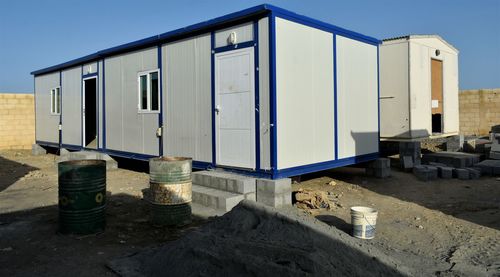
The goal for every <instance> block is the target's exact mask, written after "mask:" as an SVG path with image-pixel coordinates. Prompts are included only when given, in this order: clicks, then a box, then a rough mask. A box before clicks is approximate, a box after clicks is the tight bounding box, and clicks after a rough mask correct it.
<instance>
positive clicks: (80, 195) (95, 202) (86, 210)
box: [58, 160, 106, 235]
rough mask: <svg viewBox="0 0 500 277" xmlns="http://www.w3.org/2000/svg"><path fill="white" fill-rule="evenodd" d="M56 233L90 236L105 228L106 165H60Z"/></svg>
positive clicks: (96, 162)
mask: <svg viewBox="0 0 500 277" xmlns="http://www.w3.org/2000/svg"><path fill="white" fill-rule="evenodd" d="M58 171H59V180H58V181H59V232H60V233H62V234H81V235H84V234H93V233H98V232H102V231H104V228H105V225H106V214H105V213H106V211H105V208H106V161H102V160H75V161H67V162H60V163H59V164H58Z"/></svg>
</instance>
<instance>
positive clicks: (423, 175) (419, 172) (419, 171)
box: [413, 165, 438, 182]
mask: <svg viewBox="0 0 500 277" xmlns="http://www.w3.org/2000/svg"><path fill="white" fill-rule="evenodd" d="M413 174H414V175H415V176H416V177H417V179H419V180H420V181H424V182H427V181H431V180H435V179H437V177H438V169H437V167H434V166H428V165H416V166H414V167H413Z"/></svg>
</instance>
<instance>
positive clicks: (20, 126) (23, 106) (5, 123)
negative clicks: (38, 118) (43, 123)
mask: <svg viewBox="0 0 500 277" xmlns="http://www.w3.org/2000/svg"><path fill="white" fill-rule="evenodd" d="M34 142H35V99H34V95H33V94H21V93H0V149H31V145H32V144H33V143H34Z"/></svg>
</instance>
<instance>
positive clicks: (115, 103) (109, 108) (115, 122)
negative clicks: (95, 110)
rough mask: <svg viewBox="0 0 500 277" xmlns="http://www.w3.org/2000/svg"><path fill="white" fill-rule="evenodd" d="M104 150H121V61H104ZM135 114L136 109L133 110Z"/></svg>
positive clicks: (116, 59) (110, 59)
mask: <svg viewBox="0 0 500 277" xmlns="http://www.w3.org/2000/svg"><path fill="white" fill-rule="evenodd" d="M105 63H106V66H105V69H106V72H105V74H106V83H105V86H106V107H105V112H106V148H108V149H114V150H122V149H123V132H122V129H123V121H122V97H123V95H122V59H121V57H112V58H109V59H106V61H105ZM134 112H137V108H136V109H135V110H134Z"/></svg>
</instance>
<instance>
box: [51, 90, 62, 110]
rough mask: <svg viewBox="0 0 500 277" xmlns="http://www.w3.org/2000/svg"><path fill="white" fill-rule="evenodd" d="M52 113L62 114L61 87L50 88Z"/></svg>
mask: <svg viewBox="0 0 500 277" xmlns="http://www.w3.org/2000/svg"><path fill="white" fill-rule="evenodd" d="M50 113H51V114H54V115H58V114H61V88H59V87H57V88H53V89H51V90H50Z"/></svg>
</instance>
